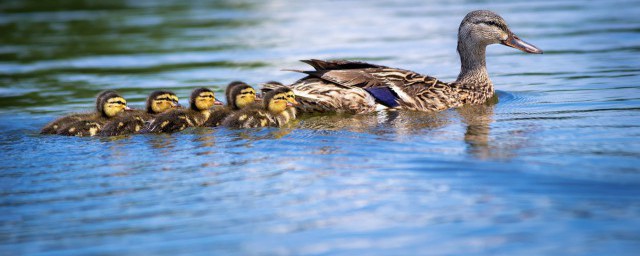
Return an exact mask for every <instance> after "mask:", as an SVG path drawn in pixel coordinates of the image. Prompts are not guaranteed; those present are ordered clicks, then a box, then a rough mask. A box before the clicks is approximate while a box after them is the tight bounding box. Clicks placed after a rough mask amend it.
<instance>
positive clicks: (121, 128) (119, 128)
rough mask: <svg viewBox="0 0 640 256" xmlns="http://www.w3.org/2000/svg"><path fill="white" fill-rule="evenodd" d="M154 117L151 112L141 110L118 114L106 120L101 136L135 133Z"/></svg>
mask: <svg viewBox="0 0 640 256" xmlns="http://www.w3.org/2000/svg"><path fill="white" fill-rule="evenodd" d="M153 118H154V115H153V114H150V113H148V112H147V111H143V110H131V111H127V112H125V113H122V114H120V115H119V116H117V117H115V118H113V119H112V120H110V121H109V122H107V123H106V124H105V125H104V126H103V127H102V129H101V131H100V135H101V136H119V135H125V134H132V133H137V132H139V131H140V130H141V129H143V128H144V127H145V126H146V124H147V123H149V122H151V121H152V120H153Z"/></svg>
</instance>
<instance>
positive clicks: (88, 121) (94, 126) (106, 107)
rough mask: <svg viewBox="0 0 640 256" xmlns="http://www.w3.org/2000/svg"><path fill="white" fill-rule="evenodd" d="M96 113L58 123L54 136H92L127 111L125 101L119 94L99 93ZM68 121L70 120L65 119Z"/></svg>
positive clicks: (112, 92)
mask: <svg viewBox="0 0 640 256" xmlns="http://www.w3.org/2000/svg"><path fill="white" fill-rule="evenodd" d="M96 108H97V109H96V110H97V111H96V113H93V114H91V115H88V116H82V117H80V118H76V120H71V121H70V122H67V123H59V124H58V126H59V128H58V129H57V130H56V134H59V135H66V136H94V135H96V134H98V132H100V130H101V128H102V127H103V126H104V124H105V123H106V122H108V121H109V120H110V119H112V118H114V117H116V116H118V115H120V114H121V113H122V112H123V111H125V110H129V108H128V107H127V101H126V100H125V99H124V98H122V96H120V94H118V93H116V92H114V91H111V92H106V93H101V94H99V96H98V99H97V104H96ZM67 120H70V119H67Z"/></svg>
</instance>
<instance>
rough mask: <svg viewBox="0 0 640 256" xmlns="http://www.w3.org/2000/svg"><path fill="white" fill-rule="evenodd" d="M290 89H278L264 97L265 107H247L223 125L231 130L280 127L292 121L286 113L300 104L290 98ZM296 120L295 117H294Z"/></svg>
mask: <svg viewBox="0 0 640 256" xmlns="http://www.w3.org/2000/svg"><path fill="white" fill-rule="evenodd" d="M289 92H291V90H290V89H289V88H285V87H282V88H278V89H275V90H272V91H270V92H268V93H267V94H266V95H265V96H264V100H263V107H262V108H258V107H255V105H254V106H252V107H246V108H243V109H241V110H240V111H236V112H234V113H233V114H232V115H230V116H228V117H227V118H225V119H224V121H223V122H222V124H223V125H224V126H227V127H231V128H254V127H266V126H274V127H280V126H283V125H285V124H286V123H288V122H289V121H290V120H292V119H293V118H292V116H291V115H290V114H289V113H288V112H287V111H286V110H287V108H290V107H292V106H294V104H297V103H298V102H296V101H295V98H294V99H291V98H288V95H289ZM294 118H295V117H294Z"/></svg>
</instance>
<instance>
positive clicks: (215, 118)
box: [203, 106, 233, 127]
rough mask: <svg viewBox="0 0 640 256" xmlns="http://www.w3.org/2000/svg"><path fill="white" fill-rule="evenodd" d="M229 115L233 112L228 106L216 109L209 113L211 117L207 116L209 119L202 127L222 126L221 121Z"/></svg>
mask: <svg viewBox="0 0 640 256" xmlns="http://www.w3.org/2000/svg"><path fill="white" fill-rule="evenodd" d="M231 113H233V110H232V109H231V108H230V107H228V106H225V107H216V108H214V110H213V111H212V112H211V116H209V119H207V121H206V122H205V123H204V125H203V126H205V127H217V126H220V125H222V121H224V119H225V118H227V117H228V116H229V115H231Z"/></svg>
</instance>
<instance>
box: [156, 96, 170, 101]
mask: <svg viewBox="0 0 640 256" xmlns="http://www.w3.org/2000/svg"><path fill="white" fill-rule="evenodd" d="M156 100H157V101H171V99H170V98H169V97H162V98H157V99H156Z"/></svg>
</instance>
